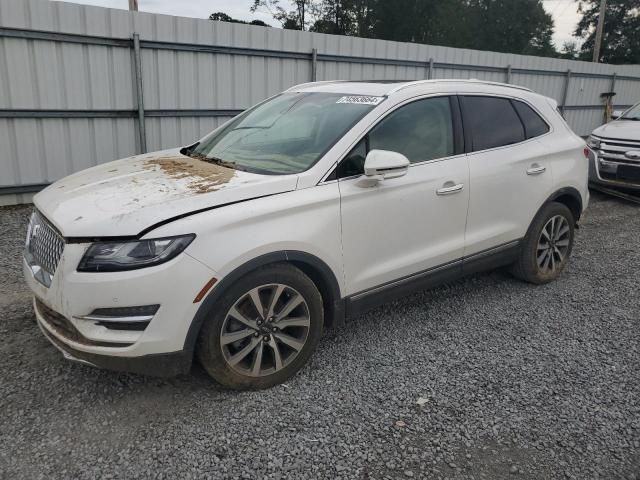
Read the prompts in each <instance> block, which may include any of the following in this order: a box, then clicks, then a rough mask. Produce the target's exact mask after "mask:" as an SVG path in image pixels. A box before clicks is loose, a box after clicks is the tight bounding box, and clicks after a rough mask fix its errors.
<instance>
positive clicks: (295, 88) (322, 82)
mask: <svg viewBox="0 0 640 480" xmlns="http://www.w3.org/2000/svg"><path fill="white" fill-rule="evenodd" d="M343 82H348V80H321V81H319V82H305V83H299V84H298V85H293V86H292V87H289V88H287V89H286V90H285V92H290V91H292V90H297V89H299V88H303V87H309V86H311V85H326V84H327V83H343Z"/></svg>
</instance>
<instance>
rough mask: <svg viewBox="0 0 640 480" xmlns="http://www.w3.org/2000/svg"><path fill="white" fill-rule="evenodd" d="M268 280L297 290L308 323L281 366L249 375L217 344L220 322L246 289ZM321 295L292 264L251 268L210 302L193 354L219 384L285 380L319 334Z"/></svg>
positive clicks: (254, 385)
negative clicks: (302, 337) (235, 367)
mask: <svg viewBox="0 0 640 480" xmlns="http://www.w3.org/2000/svg"><path fill="white" fill-rule="evenodd" d="M269 283H281V284H284V285H288V286H290V287H292V288H294V289H295V290H297V291H298V293H300V294H301V295H302V296H303V297H304V299H305V301H306V302H307V306H308V307H309V314H310V317H311V325H310V327H309V332H308V335H307V340H306V342H305V345H304V347H303V348H302V351H301V352H300V353H298V355H297V357H296V358H294V359H293V361H292V362H291V363H290V364H289V365H287V366H286V367H284V368H283V369H282V370H280V371H278V372H276V373H274V374H272V375H269V376H265V377H250V376H247V375H242V374H240V373H238V372H236V371H235V370H233V369H232V368H231V367H230V366H229V365H228V364H227V362H226V360H225V359H224V356H223V353H222V348H221V346H220V335H221V332H222V325H223V324H224V320H225V317H226V314H227V312H228V311H229V309H230V308H231V307H232V306H233V304H234V303H235V302H236V301H237V300H238V299H239V298H240V297H241V296H242V295H244V294H245V293H247V292H248V291H249V290H251V289H253V288H255V287H257V286H260V285H265V284H269ZM323 323H324V311H323V306H322V297H321V295H320V292H319V291H318V289H317V287H316V286H315V284H314V283H313V281H312V280H311V279H310V278H309V277H308V276H307V275H305V274H304V273H303V272H302V271H301V270H299V269H298V268H296V267H294V266H293V265H287V264H274V265H268V266H265V267H261V268H259V269H257V270H254V271H253V272H250V273H249V274H247V275H246V276H244V277H243V278H241V279H240V280H238V281H237V282H236V283H234V284H233V285H231V286H230V287H229V288H228V289H227V290H226V291H225V292H224V293H223V294H222V296H221V297H220V299H219V301H217V302H216V303H215V305H213V307H212V309H211V312H210V315H208V317H207V318H206V319H205V321H204V324H203V326H202V329H201V330H200V334H199V337H198V343H197V346H196V355H197V356H198V359H199V360H200V363H201V364H202V366H203V367H204V369H205V370H206V371H207V373H209V375H211V376H212V377H213V378H214V379H215V380H216V381H217V382H219V383H220V384H222V385H224V386H226V387H229V388H233V389H239V390H249V389H262V388H269V387H271V386H274V385H277V384H280V383H282V382H285V381H286V380H288V379H289V378H291V377H292V376H294V375H295V374H296V372H298V371H299V370H300V369H301V368H302V367H304V365H305V364H306V363H307V361H308V360H309V358H311V355H312V354H313V352H314V350H315V348H316V346H317V345H318V343H319V341H320V338H321V337H322V330H323Z"/></svg>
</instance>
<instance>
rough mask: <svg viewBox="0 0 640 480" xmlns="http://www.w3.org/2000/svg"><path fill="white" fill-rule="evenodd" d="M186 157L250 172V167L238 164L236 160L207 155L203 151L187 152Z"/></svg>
mask: <svg viewBox="0 0 640 480" xmlns="http://www.w3.org/2000/svg"><path fill="white" fill-rule="evenodd" d="M187 156H188V157H191V158H195V159H196V160H202V161H203V162H207V163H213V164H214V165H220V166H221V167H226V168H231V169H233V170H239V171H241V172H250V171H251V169H249V168H246V167H243V166H241V165H238V164H237V163H236V162H231V161H229V160H223V159H222V158H218V157H208V156H207V155H205V154H203V153H196V152H188V153H187Z"/></svg>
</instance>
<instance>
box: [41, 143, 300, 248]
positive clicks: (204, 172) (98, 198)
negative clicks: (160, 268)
mask: <svg viewBox="0 0 640 480" xmlns="http://www.w3.org/2000/svg"><path fill="white" fill-rule="evenodd" d="M297 180H298V179H297V175H258V174H254V173H247V172H241V171H238V170H233V169H230V168H226V167H222V166H219V165H215V164H211V163H207V162H204V161H202V160H197V159H193V158H190V157H187V156H184V155H182V154H180V152H179V150H177V149H175V150H165V151H162V152H155V153H150V154H146V155H140V156H136V157H131V158H127V159H124V160H116V161H115V162H110V163H105V164H102V165H99V166H97V167H93V168H90V169H88V170H83V171H81V172H78V173H76V174H73V175H71V176H69V177H66V178H63V179H62V180H59V181H57V182H56V183H54V184H52V185H50V186H49V187H47V188H46V189H44V190H43V191H42V192H40V193H39V194H38V195H36V196H35V198H34V203H35V205H36V208H38V210H40V211H41V212H42V213H43V214H44V215H45V216H46V217H47V218H48V219H49V221H51V223H53V224H54V225H55V226H56V227H57V228H58V230H60V232H61V233H62V234H63V235H64V236H65V237H117V236H134V235H138V234H139V233H140V232H142V231H143V230H145V229H146V228H148V227H151V226H152V225H155V224H157V223H159V222H162V221H164V220H167V219H170V218H172V217H176V216H180V215H185V214H188V213H191V212H193V211H196V210H201V209H206V208H213V207H216V206H220V205H224V204H228V203H233V202H238V201H243V200H250V199H252V198H257V197H262V196H265V195H272V194H276V193H282V192H287V191H291V190H295V188H296V184H297Z"/></svg>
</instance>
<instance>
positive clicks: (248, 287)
mask: <svg viewBox="0 0 640 480" xmlns="http://www.w3.org/2000/svg"><path fill="white" fill-rule="evenodd" d="M323 316H324V312H323V309H322V298H321V296H320V293H319V292H318V289H317V288H316V286H315V284H314V283H313V282H312V281H311V279H309V277H307V276H306V275H305V274H304V273H303V272H302V271H300V270H298V269H297V268H295V267H293V266H291V265H283V264H281V265H272V266H267V267H263V268H261V269H258V270H256V271H254V272H252V273H250V274H249V275H247V276H246V277H244V278H242V279H241V280H239V281H238V282H237V283H235V284H234V285H232V286H231V287H230V288H229V290H228V291H227V292H225V294H224V295H223V296H222V298H221V299H220V301H219V302H218V303H217V304H216V306H215V311H213V312H212V313H211V316H210V317H209V318H208V319H207V320H206V321H205V324H204V325H203V328H202V331H201V332H200V337H199V339H198V346H197V355H198V358H199V359H200V362H201V363H202V365H203V366H204V368H205V369H206V370H207V372H208V373H209V374H210V375H211V376H212V377H213V378H214V379H215V380H217V381H218V382H220V383H221V384H223V385H225V386H227V387H230V388H236V389H259V388H268V387H271V386H273V385H276V384H278V383H282V382H284V381H285V380H287V379H289V378H290V377H292V376H293V375H294V374H295V373H296V372H297V371H298V370H300V369H301V368H302V367H303V366H304V365H305V364H306V363H307V361H308V360H309V358H310V357H311V354H312V353H313V351H314V350H315V347H316V346H317V344H318V341H319V340H320V336H321V334H322V326H323Z"/></svg>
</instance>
